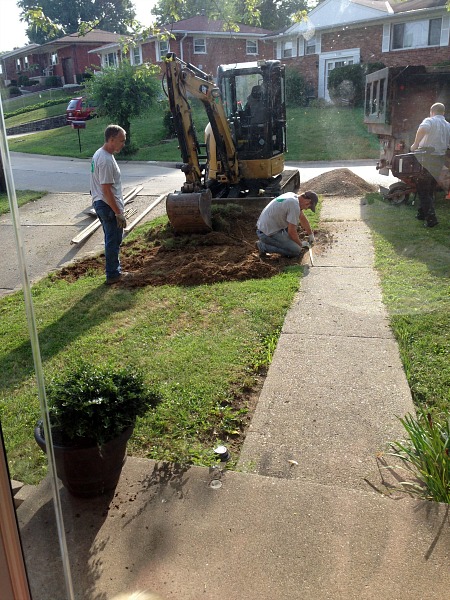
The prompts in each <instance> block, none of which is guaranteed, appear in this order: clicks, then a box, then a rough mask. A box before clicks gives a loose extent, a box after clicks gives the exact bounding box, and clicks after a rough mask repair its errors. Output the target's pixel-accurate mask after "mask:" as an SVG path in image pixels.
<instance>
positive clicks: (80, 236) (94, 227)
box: [70, 185, 144, 244]
mask: <svg viewBox="0 0 450 600" xmlns="http://www.w3.org/2000/svg"><path fill="white" fill-rule="evenodd" d="M143 187H144V186H143V185H139V186H136V187H134V188H133V189H132V190H131V191H129V192H128V193H127V194H126V195H125V196H124V199H123V203H124V204H126V203H127V202H130V200H132V199H133V198H135V197H136V196H137V195H138V193H139V192H140V191H141V190H142V188H143ZM100 225H101V223H100V219H95V221H94V222H93V223H90V224H89V225H88V226H87V227H85V228H84V229H83V231H81V232H80V233H79V234H77V235H76V236H75V237H74V238H72V239H71V240H70V243H71V244H79V243H81V242H83V241H84V240H85V239H87V238H88V237H89V236H91V235H92V234H93V233H94V231H96V230H97V229H98V228H99V227H100Z"/></svg>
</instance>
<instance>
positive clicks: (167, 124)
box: [163, 109, 176, 138]
mask: <svg viewBox="0 0 450 600" xmlns="http://www.w3.org/2000/svg"><path fill="white" fill-rule="evenodd" d="M163 126H164V135H165V136H166V137H167V138H173V137H175V136H176V131H175V125H174V122H173V118H172V113H171V112H170V110H169V109H167V110H165V111H164V118H163Z"/></svg>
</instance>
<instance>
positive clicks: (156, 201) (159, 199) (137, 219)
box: [124, 194, 167, 233]
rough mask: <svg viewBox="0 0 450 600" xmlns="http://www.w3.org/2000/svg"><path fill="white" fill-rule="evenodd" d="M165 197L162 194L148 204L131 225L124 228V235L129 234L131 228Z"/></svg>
mask: <svg viewBox="0 0 450 600" xmlns="http://www.w3.org/2000/svg"><path fill="white" fill-rule="evenodd" d="M166 196H167V194H162V195H161V196H159V197H158V198H156V200H155V201H154V202H152V203H151V204H150V206H147V208H146V209H145V210H144V211H143V212H142V213H141V214H140V215H139V216H138V217H136V219H135V220H134V221H133V222H132V223H130V224H129V225H127V227H125V229H124V232H125V233H128V232H130V231H131V230H132V229H133V227H135V226H136V225H137V224H138V223H139V221H141V220H142V219H143V218H144V217H145V215H147V214H148V213H149V212H150V211H151V210H152V209H153V208H155V206H156V205H157V204H159V203H160V202H161V200H162V199H163V198H165V197H166Z"/></svg>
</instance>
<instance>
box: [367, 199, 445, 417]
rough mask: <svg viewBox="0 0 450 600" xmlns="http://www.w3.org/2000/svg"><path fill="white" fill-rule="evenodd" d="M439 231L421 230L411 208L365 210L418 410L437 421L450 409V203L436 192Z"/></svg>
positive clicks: (377, 203)
mask: <svg viewBox="0 0 450 600" xmlns="http://www.w3.org/2000/svg"><path fill="white" fill-rule="evenodd" d="M436 212H437V214H438V218H439V222H440V224H439V226H438V227H435V228H433V229H427V228H424V227H423V223H422V222H421V221H417V220H416V219H415V213H416V207H414V206H405V205H401V206H398V207H397V206H392V205H390V204H387V203H385V202H383V201H381V200H380V199H379V198H377V199H376V200H375V203H374V204H372V205H371V206H370V212H369V221H368V223H369V226H370V227H371V229H372V231H373V236H374V241H375V251H376V263H375V264H376V268H377V270H378V272H379V274H380V278H381V285H382V291H383V301H384V303H385V305H386V306H387V309H388V311H389V315H390V322H391V327H392V329H393V331H394V333H395V336H396V338H397V341H398V344H399V349H400V354H401V358H402V362H403V365H404V369H405V373H406V377H407V379H408V383H409V386H410V388H411V392H412V395H413V399H414V402H415V403H416V405H417V406H419V407H422V408H423V409H424V410H425V411H430V412H431V413H432V414H433V415H434V416H435V417H436V418H441V417H442V415H443V413H444V412H445V411H446V410H447V411H448V410H449V409H450V238H449V235H448V232H449V229H450V201H449V200H445V198H444V197H443V194H442V193H440V194H439V196H438V200H437V203H436Z"/></svg>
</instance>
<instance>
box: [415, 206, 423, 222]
mask: <svg viewBox="0 0 450 600" xmlns="http://www.w3.org/2000/svg"><path fill="white" fill-rule="evenodd" d="M416 219H419V221H425V215H424V214H423V212H422V211H421V210H420V208H419V210H418V211H417V214H416Z"/></svg>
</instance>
